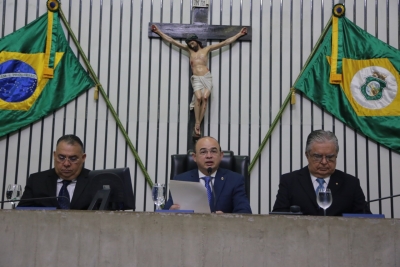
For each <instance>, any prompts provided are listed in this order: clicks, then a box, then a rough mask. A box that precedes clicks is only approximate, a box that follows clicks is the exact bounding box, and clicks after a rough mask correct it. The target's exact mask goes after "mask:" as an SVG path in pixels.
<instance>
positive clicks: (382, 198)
mask: <svg viewBox="0 0 400 267" xmlns="http://www.w3.org/2000/svg"><path fill="white" fill-rule="evenodd" d="M398 196H400V194H397V195H393V196H388V197H381V198H377V199H374V200H370V201H368V203H371V202H375V201H379V200H384V199H387V198H394V197H398Z"/></svg>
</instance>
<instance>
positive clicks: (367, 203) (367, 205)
mask: <svg viewBox="0 0 400 267" xmlns="http://www.w3.org/2000/svg"><path fill="white" fill-rule="evenodd" d="M398 196H400V194H397V195H392V196H388V197H381V198H377V199H373V200H370V201H366V202H365V204H366V205H365V206H364V213H365V209H366V207H368V209H369V210H370V211H371V207H370V206H369V203H371V202H375V201H380V200H384V199H388V198H394V197H398Z"/></svg>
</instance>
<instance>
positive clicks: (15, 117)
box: [0, 1, 94, 137]
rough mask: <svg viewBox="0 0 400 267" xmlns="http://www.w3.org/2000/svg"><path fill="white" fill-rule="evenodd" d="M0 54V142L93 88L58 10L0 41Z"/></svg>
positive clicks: (48, 13) (49, 12)
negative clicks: (65, 31) (0, 139)
mask: <svg viewBox="0 0 400 267" xmlns="http://www.w3.org/2000/svg"><path fill="white" fill-rule="evenodd" d="M53 2H54V3H56V4H58V2H55V1H53ZM0 51H1V52H0V137H1V136H4V135H6V134H8V133H10V132H13V131H15V130H18V129H20V128H21V127H24V126H26V125H28V124H30V123H32V122H34V121H36V120H38V119H40V118H42V117H44V116H46V115H47V114H49V113H51V112H52V111H54V110H56V109H58V108H60V107H61V106H63V105H65V104H66V103H68V102H69V101H71V100H73V99H74V98H76V97H77V96H78V95H79V94H81V93H82V92H84V91H85V90H87V89H89V88H91V87H93V86H94V84H93V81H92V79H91V78H90V76H89V75H88V74H87V73H86V71H85V70H84V69H83V67H82V65H81V64H80V63H79V61H78V59H77V58H76V56H75V55H74V53H73V52H72V50H71V48H70V47H69V45H68V43H67V40H66V39H65V35H64V32H63V29H62V27H61V25H60V21H59V17H58V12H57V9H55V11H54V12H53V11H50V10H49V11H48V12H47V13H46V14H44V15H42V16H41V17H39V18H38V19H36V20H35V21H33V22H32V23H30V24H28V25H26V26H25V27H23V28H21V29H19V30H17V31H15V32H13V33H11V34H9V35H7V36H5V37H4V38H2V39H0Z"/></svg>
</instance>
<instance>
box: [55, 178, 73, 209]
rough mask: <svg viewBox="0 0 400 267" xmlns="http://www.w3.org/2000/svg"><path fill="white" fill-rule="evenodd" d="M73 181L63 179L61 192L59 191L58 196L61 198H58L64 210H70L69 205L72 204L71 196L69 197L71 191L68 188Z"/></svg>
mask: <svg viewBox="0 0 400 267" xmlns="http://www.w3.org/2000/svg"><path fill="white" fill-rule="evenodd" d="M71 182H72V181H68V180H63V181H62V183H63V185H62V187H61V189H60V192H59V193H58V196H59V197H60V198H58V199H57V200H58V204H59V205H60V208H61V209H63V210H69V205H70V198H69V193H68V190H67V186H68V185H69V184H70V183H71Z"/></svg>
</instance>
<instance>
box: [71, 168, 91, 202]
mask: <svg viewBox="0 0 400 267" xmlns="http://www.w3.org/2000/svg"><path fill="white" fill-rule="evenodd" d="M88 176H89V171H86V170H85V169H82V171H81V173H80V174H79V176H78V178H77V179H76V185H75V190H74V195H73V196H72V199H71V207H73V206H74V205H75V204H76V203H77V202H78V200H79V197H80V195H81V194H82V193H83V191H84V189H85V187H86V186H87V184H88V183H89V177H88Z"/></svg>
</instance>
